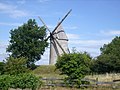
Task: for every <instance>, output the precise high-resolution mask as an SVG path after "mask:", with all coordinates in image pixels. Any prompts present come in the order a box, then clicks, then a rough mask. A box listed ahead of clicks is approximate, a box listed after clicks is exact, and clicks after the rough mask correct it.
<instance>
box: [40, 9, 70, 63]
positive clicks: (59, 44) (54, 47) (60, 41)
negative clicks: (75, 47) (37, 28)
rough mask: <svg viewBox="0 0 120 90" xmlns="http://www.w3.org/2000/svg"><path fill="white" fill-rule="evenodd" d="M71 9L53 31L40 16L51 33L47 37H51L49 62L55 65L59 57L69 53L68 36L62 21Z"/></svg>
mask: <svg viewBox="0 0 120 90" xmlns="http://www.w3.org/2000/svg"><path fill="white" fill-rule="evenodd" d="M71 11H72V10H70V11H69V12H68V13H67V14H66V15H65V16H64V18H63V19H62V20H61V21H60V22H59V23H58V25H57V26H56V27H55V29H54V30H53V31H52V32H51V31H50V29H49V28H48V27H47V25H46V24H45V23H44V22H43V20H42V19H41V18H40V17H39V19H40V20H41V22H42V23H43V24H44V26H45V27H46V29H47V30H48V31H49V33H50V35H49V36H48V37H47V38H46V40H48V39H50V57H49V64H51V65H53V64H55V63H56V60H57V57H58V56H60V55H62V54H64V53H69V49H68V38H67V35H66V34H65V31H64V29H63V27H62V25H61V23H62V22H63V21H64V20H65V18H66V17H67V16H68V15H69V13H70V12H71Z"/></svg>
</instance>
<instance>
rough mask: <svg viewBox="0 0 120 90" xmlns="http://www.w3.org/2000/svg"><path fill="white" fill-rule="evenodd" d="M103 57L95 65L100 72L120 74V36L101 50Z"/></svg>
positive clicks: (99, 57)
mask: <svg viewBox="0 0 120 90" xmlns="http://www.w3.org/2000/svg"><path fill="white" fill-rule="evenodd" d="M100 50H101V55H100V56H98V57H97V60H96V61H95V65H97V66H98V67H96V68H98V71H100V72H103V73H105V72H120V36H119V37H118V36H116V37H115V38H114V39H113V40H112V41H111V42H110V43H109V44H104V45H103V47H101V48H100Z"/></svg>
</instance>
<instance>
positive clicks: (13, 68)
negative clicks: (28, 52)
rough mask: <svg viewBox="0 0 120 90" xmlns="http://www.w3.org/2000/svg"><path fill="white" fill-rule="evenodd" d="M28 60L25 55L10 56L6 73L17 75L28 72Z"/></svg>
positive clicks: (6, 65) (5, 69)
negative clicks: (18, 56)
mask: <svg viewBox="0 0 120 90" xmlns="http://www.w3.org/2000/svg"><path fill="white" fill-rule="evenodd" d="M26 61H27V59H26V58H24V57H20V58H13V57H9V58H8V59H7V61H6V64H5V66H4V73H5V74H10V75H17V74H21V73H26V72H28V71H29V70H28V68H27V65H26Z"/></svg>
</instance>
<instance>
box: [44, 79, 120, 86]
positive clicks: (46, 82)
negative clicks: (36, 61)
mask: <svg viewBox="0 0 120 90" xmlns="http://www.w3.org/2000/svg"><path fill="white" fill-rule="evenodd" d="M42 80H43V82H44V86H48V87H55V86H62V87H66V86H67V85H66V84H65V82H64V79H61V78H42ZM82 81H89V82H90V83H92V84H88V85H87V84H81V85H80V87H99V86H102V87H103V86H108V87H112V88H120V79H117V80H113V81H111V82H100V81H98V79H87V78H86V79H82ZM70 86H71V87H74V85H70Z"/></svg>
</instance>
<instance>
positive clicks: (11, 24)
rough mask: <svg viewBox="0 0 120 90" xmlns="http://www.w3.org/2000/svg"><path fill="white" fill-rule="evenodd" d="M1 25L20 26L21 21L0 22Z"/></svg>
mask: <svg viewBox="0 0 120 90" xmlns="http://www.w3.org/2000/svg"><path fill="white" fill-rule="evenodd" d="M0 25H2V26H20V25H21V23H8V22H0Z"/></svg>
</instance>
